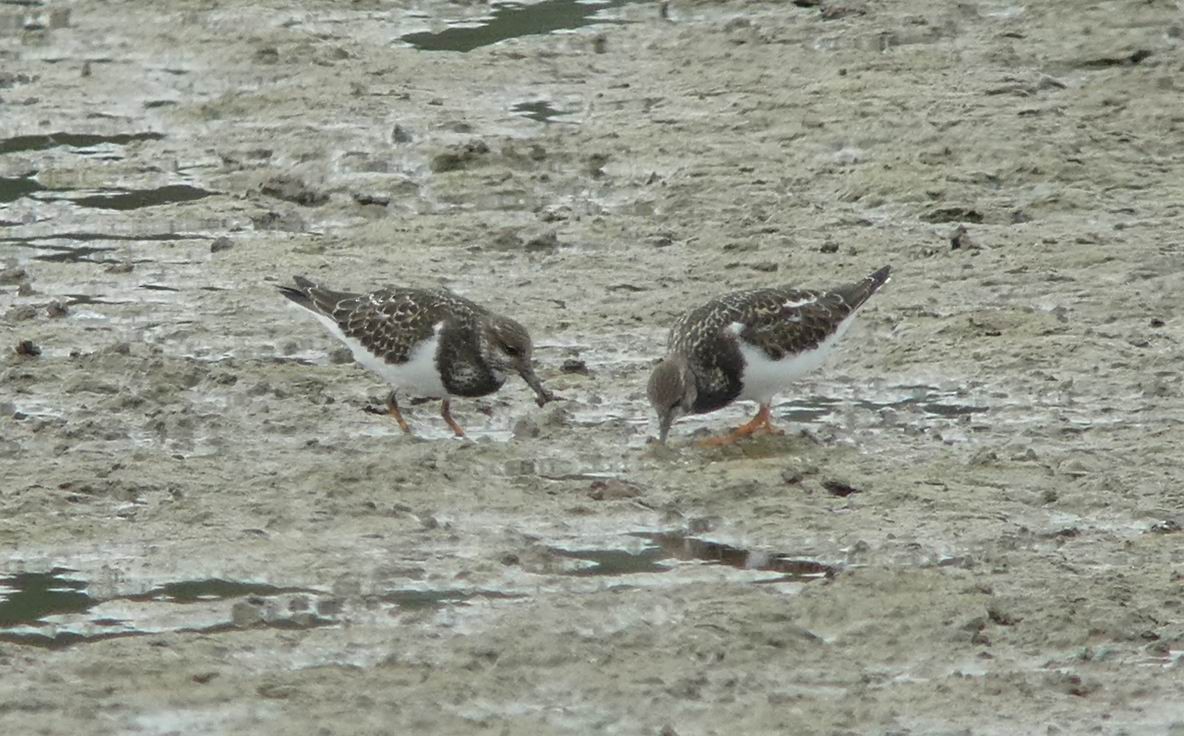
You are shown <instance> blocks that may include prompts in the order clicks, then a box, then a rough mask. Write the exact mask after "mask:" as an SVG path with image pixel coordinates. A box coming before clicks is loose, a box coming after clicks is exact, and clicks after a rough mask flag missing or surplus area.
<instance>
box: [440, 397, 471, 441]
mask: <svg viewBox="0 0 1184 736" xmlns="http://www.w3.org/2000/svg"><path fill="white" fill-rule="evenodd" d="M440 416H442V417H444V421H446V422H448V426H449V427H452V431H453V433H454V434H455V435H456V436H457V437H464V436H465V431H464V430H463V429H461V428H460V425H459V424H457V423H456V420H455V419H453V418H452V412H451V411H450V407H449V404H448V399H444V401H443V402H441V404H440Z"/></svg>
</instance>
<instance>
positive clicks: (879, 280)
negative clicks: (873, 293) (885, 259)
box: [868, 266, 892, 289]
mask: <svg viewBox="0 0 1184 736" xmlns="http://www.w3.org/2000/svg"><path fill="white" fill-rule="evenodd" d="M891 276H892V266H884V267H883V268H881V269H880V270H879V271H876V272H875V273H873V274H872V275H871V276H868V280H869V281H871V282H872V283H874V284H875V286H873V287H872V288H873V289H878V288H880V287H881V286H883V285H884V284H886V283H888V280H889V279H890V278H891Z"/></svg>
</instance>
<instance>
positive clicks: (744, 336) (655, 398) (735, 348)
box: [647, 266, 890, 444]
mask: <svg viewBox="0 0 1184 736" xmlns="http://www.w3.org/2000/svg"><path fill="white" fill-rule="evenodd" d="M889 271H890V267H888V266H885V267H884V268H881V269H880V270H879V271H876V272H875V273H873V274H872V275H871V276H868V277H867V278H865V279H863V280H862V281H858V282H856V283H854V284H850V285H848V286H840V287H838V288H835V289H828V290H822V291H815V290H808V289H794V288H791V287H788V286H786V287H781V288H775V289H749V290H745V291H737V292H733V293H731V294H725V295H723V296H720V297H716V298H715V299H712V300H711V301H709V302H707V303H706V304H704V305H702V306H699V307H696V308H694V309H692V310H691V311H689V312H687V313H686V314H684V315H682V316H681V317H679V318H678V320H677V321H675V323H674V326H673V327H671V328H670V338H669V341H668V345H667V351H668V352H667V355H666V357H665V358H663V359H662V362H661V363H659V364H658V365H657V366H656V367H655V368H654V371H653V373H652V374H650V381H649V386H648V390H647V393H648V394H649V399H650V404H652V405H653V407H654V410H655V411H656V412H657V413H658V427H659V429H658V440H659V441H660V442H663V443H665V442H666V436H667V435H668V434H669V432H670V425H671V424H672V423H673V422H674V420H675V419H676V418H678V417H679V416H682V415H684V414H706V413H707V412H711V411H715V410H716V409H721V408H723V407H724V406H727V405H728V404H730V403H732V402H733V401H736V400H737V399H740V400H747V401H755V402H757V404H758V405H759V409H758V410H757V413H756V416H755V417H753V418H752V420H751V421H749V422H748V423H746V424H744V425H743V426H741V427H739V428H738V429H736V430H735V431H734V432H732V433H731V434H730V435H725V436H723V437H718V438H713V439H712V440H709V441H708V444H729V443H732V442H735V441H736V440H737V439H739V438H741V437H747V436H748V435H750V434H752V433H754V432H756V431H757V430H761V429H763V430H765V431H768V432H778V431H779V430H777V429H776V428H774V427H773V425H772V423H771V422H770V412H769V405H770V402H771V401H772V399H773V395H774V394H775V393H777V392H778V391H780V390H781V389H783V388H785V387H786V386H787V385H789V384H790V383H791V382H792V381H793V380H795V379H797V378H798V377H800V376H802V375H803V374H805V373H807V372H809V371H811V370H814V369H815V368H817V367H818V366H819V365H821V364H822V362H823V360H824V359H825V358H826V356H827V354H828V353H830V352H831V350H833V349H834V346H835V343H837V342H838V341H839V338H841V337H842V336H843V333H844V332H846V331H847V328H848V327H850V326H851V322H852V320H853V319H854V317H855V313H856V312H857V311H858V310H859V308H860V307H861V306H863V304H864V302H866V301H867V300H868V299H869V298H870V297H871V295H872V294H875V293H876V291H877V290H878V289H879V288H880V287H881V286H883V285H884V284H885V283H886V282H887V281H888V274H889Z"/></svg>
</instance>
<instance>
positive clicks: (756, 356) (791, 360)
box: [739, 314, 855, 403]
mask: <svg viewBox="0 0 1184 736" xmlns="http://www.w3.org/2000/svg"><path fill="white" fill-rule="evenodd" d="M854 320H855V315H854V314H852V315H851V316H849V317H847V319H845V320H843V321H842V322H840V323H839V327H838V329H836V330H835V331H834V333H832V334H831V336H830V337H828V338H826V339H825V340H823V341H822V342H821V343H820V344H819V345H818V347H816V348H814V349H813V350H809V351H806V352H804V353H798V354H797V355H787V356H785V357H784V358H782V359H781V360H769V356H768V355H765V351H763V350H761V349H760V348H758V347H753V346H751V345H748V344H746V343H744V342H743V341H740V355H742V356H743V357H744V378H743V381H744V388H743V389H741V391H740V396H739V398H740V399H742V400H745V401H756V402H760V403H768V402H769V401H771V400H772V398H773V395H774V394H776V393H777V392H779V391H782V390H783V389H785V388H786V387H787V386H789V384H791V383H793V382H794V381H796V380H797V379H799V378H801V377H802V376H804V375H806V374H807V373H809V372H810V371H812V370H814V369H816V368H818V366H820V365H822V364H823V362H825V361H826V357H827V356H828V355H830V354H831V353H832V352H834V349H835V346H836V345H837V344H838V342H839V340H840V339H842V337H843V333H844V332H846V331H847V328H848V327H850V326H851V323H852V322H853V321H854Z"/></svg>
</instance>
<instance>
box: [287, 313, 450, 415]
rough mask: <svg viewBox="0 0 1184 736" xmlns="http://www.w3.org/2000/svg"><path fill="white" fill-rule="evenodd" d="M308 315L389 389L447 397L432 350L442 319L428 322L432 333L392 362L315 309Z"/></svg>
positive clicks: (437, 337)
mask: <svg viewBox="0 0 1184 736" xmlns="http://www.w3.org/2000/svg"><path fill="white" fill-rule="evenodd" d="M306 311H307V310H306ZM310 314H312V315H313V316H314V317H316V318H317V321H318V322H320V323H321V324H323V325H324V326H325V329H326V330H328V331H329V334H331V335H333V337H336V338H337V339H338V340H340V341H341V342H343V343H345V346H346V347H347V348H349V350H350V352H351V353H353V354H354V360H356V361H358V363H360V364H361V365H362V367H364V368H366V369H367V370H369V371H370V372H371V373H374V374H375V375H377V376H378V377H379V378H381V379H382V380H384V381H386V382H387V383H389V384H390V385H391V386H392V387H393V388H396V389H402V390H404V391H406V392H407V393H410V394H414V395H416V396H424V397H428V398H433V399H442V398H445V397H447V396H448V391H447V389H445V388H444V382H443V381H442V380H441V379H440V372H439V371H438V370H436V349H437V348H438V347H439V345H440V330H441V329H443V328H444V323H443V322H437V323H436V324H435V325H432V336H431V337H430V338H428V339H427V340H424V341H423V342H421V343H420V344H419V345H417V346H416V347H415V349H414V350H412V351H411V355H410V356H409V357H408V359H407V362H406V363H397V364H396V363H388V362H386V361H385V360H383V359H382V358H381V357H379V356H377V355H375V354H374V353H372V352H370V351H369V350H368V349H366V346H365V345H363V344H362V343H361V342H360V341H358V340H355V339H354V338H352V337H350V336H349V335H346V334H345V333H344V332H342V331H341V328H340V327H338V326H337V323H336V322H335V321H333V319H332V318H331V317H326V316H325V315H323V314H317V313H315V312H310Z"/></svg>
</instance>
